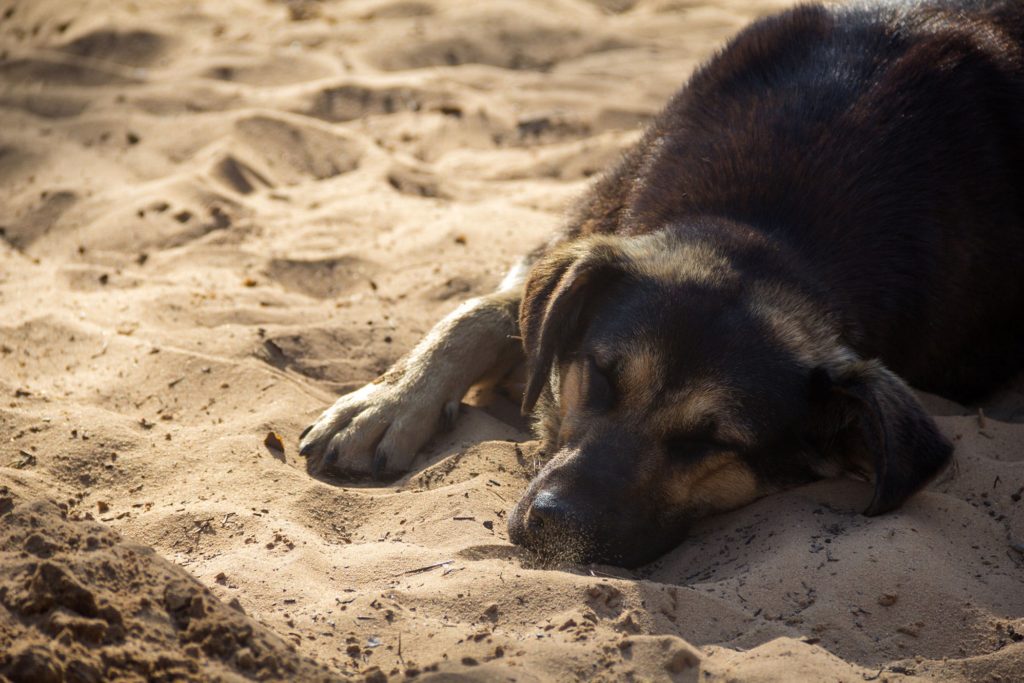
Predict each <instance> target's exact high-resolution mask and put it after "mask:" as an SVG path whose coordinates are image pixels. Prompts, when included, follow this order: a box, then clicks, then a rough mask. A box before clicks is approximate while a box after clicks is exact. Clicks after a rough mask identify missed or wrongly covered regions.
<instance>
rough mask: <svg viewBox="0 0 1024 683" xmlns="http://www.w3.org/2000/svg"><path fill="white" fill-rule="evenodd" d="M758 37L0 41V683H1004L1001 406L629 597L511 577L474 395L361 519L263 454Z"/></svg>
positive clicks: (375, 22) (661, 571) (1006, 570)
mask: <svg viewBox="0 0 1024 683" xmlns="http://www.w3.org/2000/svg"><path fill="white" fill-rule="evenodd" d="M785 4H788V3H787V2H785V0H772V1H770V2H769V1H767V0H758V1H757V2H755V1H753V0H718V1H712V0H708V1H707V2H678V1H675V0H636V1H634V0H591V1H588V0H556V1H554V2H552V1H551V0H545V1H544V2H541V1H540V0H515V1H512V0H501V1H500V2H499V1H493V2H488V3H459V2H454V1H444V0H346V1H345V2H340V1H326V0H324V1H318V0H289V1H287V2H281V1H275V0H222V1H221V2H217V3H213V2H207V3H194V2H185V1H182V0H159V1H152V2H145V3H137V2H132V1H131V0H114V1H112V2H111V1H107V0H102V1H101V0H81V1H80V2H76V3H66V2H59V1H58V0H34V1H33V2H15V3H14V4H8V5H7V6H6V7H2V8H0V122H2V125H0V397H2V400H0V427H2V430H3V433H4V435H5V438H4V446H3V447H0V484H3V485H6V486H7V487H8V488H7V489H4V491H5V492H4V493H3V494H2V495H0V606H2V607H0V652H2V653H3V654H0V679H2V678H3V677H4V676H6V677H7V678H9V679H12V680H26V679H29V680H45V679H46V677H47V676H49V677H51V678H52V679H54V680H56V679H57V678H58V677H59V676H60V675H61V672H63V674H64V675H65V676H66V677H67V678H68V680H97V679H98V678H99V679H102V678H104V677H113V676H114V675H123V676H125V677H130V676H136V677H138V678H144V677H147V676H149V677H152V678H154V679H160V678H161V677H162V678H164V679H171V678H178V677H184V678H188V677H191V678H196V679H207V678H218V677H219V678H223V679H226V680H229V679H232V678H237V677H254V678H277V679H290V680H307V679H309V680H315V679H317V678H318V677H320V678H322V677H327V676H336V677H339V676H348V675H354V676H356V675H357V676H364V677H366V676H368V677H370V678H371V679H375V680H383V679H385V678H388V677H390V678H392V679H394V680H403V679H405V678H406V677H410V676H417V677H419V679H420V680H423V679H429V678H430V677H436V678H439V679H447V680H452V679H453V677H462V679H463V680H466V679H476V680H518V681H531V680H551V679H561V680H566V679H583V680H595V679H605V680H629V679H635V680H640V679H651V680H677V681H685V680H744V681H746V680H764V681H788V680H794V679H796V678H805V679H812V680H824V679H829V680H843V681H846V680H849V681H862V680H883V679H888V680H900V679H904V678H921V679H932V680H953V681H956V680H1007V681H1008V680H1019V679H1021V678H1022V677H1024V643H1022V641H1024V555H1022V554H1021V551H1022V550H1024V547H1022V546H1021V545H1020V544H1021V543H1022V542H1024V503H1022V502H1021V497H1022V494H1024V490H1022V488H1024V446H1022V444H1024V384H1019V383H1018V386H1017V388H1016V389H1015V390H1010V391H1008V392H1006V393H1005V394H1004V395H1002V396H1000V397H997V398H996V399H994V400H993V401H992V402H991V403H990V404H988V405H986V406H985V416H984V417H979V416H978V414H977V407H969V408H968V407H961V406H957V405H953V404H950V403H947V402H944V401H942V400H940V399H935V398H932V397H925V398H926V400H927V401H928V405H929V406H930V407H931V409H932V411H933V413H934V414H935V415H936V416H937V419H938V421H939V424H940V426H941V428H942V430H943V431H944V432H945V433H946V434H947V435H948V436H949V437H950V438H952V439H953V440H954V441H955V442H956V444H957V462H958V466H957V468H956V470H955V471H953V472H951V473H950V475H949V476H947V477H946V478H944V479H942V480H941V481H939V482H937V483H936V484H935V485H934V486H933V487H932V488H931V489H930V490H929V491H928V492H926V493H924V494H922V495H920V496H918V497H917V498H916V499H914V500H913V501H912V503H911V504H910V505H908V506H907V507H906V508H904V509H903V510H901V511H899V512H897V513H894V514H891V515H887V516H884V517H881V518H877V519H866V518H864V517H862V516H860V514H859V510H860V509H861V508H862V507H863V505H864V504H865V502H866V501H867V499H868V497H869V489H868V487H867V485H865V484H862V483H857V482H851V481H835V482H821V483H818V484H815V485H812V486H808V487H804V488H801V489H798V490H794V491H791V492H789V493H786V494H783V495H778V496H773V497H771V498H768V499H765V500H762V501H759V502H758V503H756V504H754V505H752V506H750V507H748V508H745V509H743V510H739V511H737V512H735V513H732V514H729V515H725V516H722V517H720V518H717V519H714V520H710V521H709V522H707V523H706V524H704V525H703V526H702V527H701V528H699V529H698V530H696V532H695V534H694V536H693V538H692V539H691V540H690V541H688V542H687V543H685V544H684V545H683V546H681V547H680V548H678V549H677V550H676V551H674V552H672V553H670V554H669V555H667V556H666V557H664V558H662V559H661V560H659V561H658V562H656V563H655V564H653V565H652V566H649V567H646V568H644V569H643V570H641V571H637V572H627V571H623V570H618V569H614V568H609V567H562V568H557V569H541V568H537V567H534V566H532V565H531V564H530V562H529V560H528V558H523V557H521V556H520V554H519V552H518V550H517V549H516V548H514V547H513V546H511V545H510V544H509V543H508V539H507V534H506V531H505V523H506V517H507V514H508V512H509V510H510V509H511V507H512V506H513V505H514V503H515V502H516V500H517V498H518V496H519V494H520V492H521V491H522V489H523V488H524V487H525V485H526V482H527V481H528V480H529V478H530V476H531V475H532V473H533V472H535V471H536V467H537V458H538V453H537V447H536V444H535V443H534V442H533V441H531V440H530V436H529V434H528V433H527V431H526V430H525V428H524V424H523V423H522V421H521V420H520V419H519V418H518V416H517V414H516V413H517V411H516V409H515V407H514V406H512V405H511V404H508V403H507V402H502V400H501V399H498V400H496V401H494V402H492V403H490V404H486V403H485V402H483V401H477V402H475V403H476V405H468V404H467V405H466V406H464V409H463V414H462V415H461V417H460V420H459V422H458V425H457V427H456V429H455V431H454V432H452V433H450V434H447V435H445V436H443V437H440V438H438V439H437V440H436V441H435V442H434V443H432V444H431V445H430V446H429V448H428V449H427V452H425V453H424V454H423V455H422V456H421V458H420V460H419V461H418V468H417V471H415V472H414V473H412V474H411V475H410V476H408V477H406V478H404V479H403V480H401V481H398V482H395V483H394V484H393V485H389V486H386V487H369V486H365V485H361V484H359V483H356V482H347V481H335V480H327V479H315V478H311V477H310V476H309V475H308V474H307V473H306V471H305V464H304V462H303V460H302V459H301V458H299V457H298V456H297V453H296V452H295V444H296V442H297V436H298V433H299V431H300V430H301V428H302V427H304V426H305V425H306V424H308V423H309V422H310V421H311V419H312V418H314V417H315V416H316V415H317V414H318V413H319V412H320V410H322V409H323V407H325V406H326V405H327V404H328V403H329V402H330V401H332V400H333V399H334V398H335V397H336V396H337V394H338V393H339V392H342V391H346V390H351V389H354V388H356V387H358V386H360V385H362V384H363V383H364V382H366V381H368V380H370V379H372V378H374V377H375V376H376V375H377V374H378V373H380V372H382V371H383V370H385V369H386V368H387V367H388V366H389V365H390V364H391V363H392V362H394V361H395V360H396V359H397V358H398V357H399V356H400V355H401V354H402V353H403V352H404V351H406V350H408V349H409V348H410V347H411V346H412V345H413V344H414V343H415V342H416V341H417V340H418V338H419V337H420V336H421V335H422V334H423V333H424V332H425V331H426V330H427V329H429V327H430V326H431V325H432V324H433V323H434V322H435V321H436V320H437V319H439V318H440V317H441V316H443V315H444V314H445V313H446V312H448V311H450V310H451V309H452V308H454V307H455V306H456V305H457V304H458V303H459V302H460V301H461V300H463V299H465V298H466V297H469V296H473V295H476V294H481V293H483V292H486V291H487V290H488V289H490V288H491V287H493V286H494V285H495V284H496V283H497V282H498V280H499V279H500V277H501V275H502V273H503V271H504V269H505V268H507V267H508V266H509V265H510V264H511V263H512V262H513V261H514V260H515V258H516V256H517V255H519V254H520V253H522V252H523V251H525V250H527V249H529V248H531V247H532V246H534V245H536V244H538V243H540V242H541V241H543V240H544V239H545V238H546V236H547V235H548V234H550V231H551V230H552V229H553V228H554V227H555V226H556V225H557V224H558V221H559V216H560V214H561V212H562V211H563V210H564V209H565V207H566V206H567V205H568V204H569V203H570V202H571V201H572V199H573V197H575V196H576V195H577V194H578V193H579V192H580V191H581V189H582V188H583V187H584V186H585V184H586V182H587V181H588V178H590V177H591V176H593V175H594V174H595V173H597V172H599V171H600V170H601V169H602V168H604V167H605V166H606V165H607V164H609V163H610V162H612V161H613V160H614V159H615V158H616V157H617V155H618V154H619V153H620V152H621V151H622V150H623V149H624V148H625V147H626V146H627V145H629V144H630V143H631V142H632V141H634V140H635V139H636V138H637V136H638V134H639V126H640V125H642V123H643V122H644V121H645V120H647V119H648V118H649V117H650V116H651V115H652V114H653V113H654V112H655V111H657V109H658V107H660V105H661V104H662V103H663V102H664V101H665V99H666V98H667V97H668V96H669V95H670V94H671V93H672V92H673V91H674V90H675V89H676V88H677V87H678V85H679V84H680V83H681V82H682V81H683V79H684V78H685V76H686V74H687V73H688V72H689V71H690V70H691V69H692V68H693V67H694V66H695V65H696V63H697V62H698V60H700V59H702V58H703V57H705V56H706V55H708V54H709V53H710V52H711V51H712V50H713V49H714V48H715V47H716V46H717V45H719V44H720V42H721V41H722V40H723V39H724V38H726V37H727V36H728V35H729V34H731V33H732V32H734V31H735V30H737V29H738V28H740V27H742V26H743V25H744V24H745V23H747V22H748V21H749V20H750V19H751V18H753V17H755V16H757V15H758V14H760V13H764V12H768V11H770V10H772V9H775V8H777V7H780V6H783V5H785ZM270 433H275V434H277V435H279V436H280V439H281V443H282V444H283V449H282V448H279V447H277V446H276V442H275V440H274V439H273V438H272V439H269V441H268V439H267V437H268V435H269V434H270ZM267 443H269V444H270V445H269V446H268V445H266V444H267ZM13 492H17V496H16V497H15V495H14V493H13ZM121 538H123V539H126V540H125V541H122V540H120V539H121ZM147 547H148V548H152V549H153V550H155V553H154V552H151V551H148V550H146V549H145V548H147ZM161 558H163V559H161ZM190 575H191V576H193V577H195V580H198V582H199V583H196V581H195V580H193V579H192V578H189V576H190ZM200 584H201V585H200ZM231 605H234V606H235V607H232V606H231ZM239 608H240V609H239ZM240 610H244V611H240ZM310 660H313V661H316V662H319V664H315V665H314V664H312V663H311V662H310ZM75 677H77V679H76V678H75Z"/></svg>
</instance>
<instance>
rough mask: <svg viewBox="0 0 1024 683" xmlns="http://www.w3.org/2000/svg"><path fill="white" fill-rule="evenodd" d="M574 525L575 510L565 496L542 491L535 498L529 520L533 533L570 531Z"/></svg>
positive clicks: (529, 526) (528, 525)
mask: <svg viewBox="0 0 1024 683" xmlns="http://www.w3.org/2000/svg"><path fill="white" fill-rule="evenodd" d="M573 526H574V515H573V511H572V508H571V507H570V505H569V504H568V502H566V500H565V499H564V498H562V497H560V496H558V495H557V494H556V493H554V492H552V491H541V492H540V493H538V494H537V497H536V498H534V499H533V504H532V505H530V511H529V515H528V520H527V527H528V528H529V530H530V532H531V533H533V534H541V533H543V534H551V533H558V532H561V531H569V530H571V529H572V527H573Z"/></svg>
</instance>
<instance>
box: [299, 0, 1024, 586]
mask: <svg viewBox="0 0 1024 683" xmlns="http://www.w3.org/2000/svg"><path fill="white" fill-rule="evenodd" d="M1022 53H1024V3H1019V2H1016V1H1015V0H956V1H954V0H946V1H942V0H920V1H917V2H888V3H886V2H875V3H867V4H866V3H860V4H856V5H853V6H849V7H845V8H833V7H825V6H822V5H818V4H809V5H802V6H797V7H795V8H793V9H791V10H789V11H786V12H783V13H781V14H778V15H775V16H771V17H768V18H765V19H762V20H759V21H757V22H755V23H753V24H752V25H750V26H749V27H748V28H746V29H745V30H743V31H742V32H741V33H739V34H738V35H737V36H735V37H734V38H733V39H732V40H731V41H730V42H729V43H728V44H727V45H726V46H725V47H724V48H723V49H721V50H720V51H719V52H718V53H717V54H716V55H715V56H714V57H712V58H711V59H710V60H709V61H707V62H706V63H705V64H704V65H703V66H701V67H700V68H699V69H697V71H696V72H695V73H694V74H693V75H692V76H691V78H690V80H689V82H688V83H687V84H686V85H685V86H684V87H683V88H682V89H681V90H680V91H679V92H678V93H676V94H675V95H674V97H673V98H672V99H671V100H670V101H669V103H668V105H667V106H666V108H665V109H664V111H663V112H662V113H661V114H660V115H658V116H657V118H656V119H655V120H654V121H653V123H652V124H651V125H650V126H649V128H648V129H647V130H646V133H645V134H644V135H643V136H642V138H641V139H640V141H639V142H638V143H637V144H636V145H635V146H634V147H633V148H632V149H630V150H629V151H628V152H626V153H625V154H624V155H623V157H622V158H621V160H620V162H619V163H618V164H617V165H616V166H615V167H614V168H612V169H611V170H610V171H609V172H607V173H606V174H604V175H603V176H601V177H600V178H599V179H598V180H597V181H596V182H595V183H594V184H593V185H592V186H591V187H590V189H589V191H587V192H586V194H585V195H584V196H583V197H582V199H581V200H580V201H579V203H578V205H577V206H576V208H575V210H574V211H573V212H572V213H571V214H570V216H569V218H568V220H567V222H566V225H565V227H564V228H563V229H562V230H561V231H560V232H559V233H558V234H557V235H556V236H555V237H554V238H553V239H552V240H551V242H550V243H549V244H548V245H546V246H544V247H543V248H541V249H538V250H536V251H535V252H533V253H532V254H529V255H528V256H527V257H526V258H524V260H523V262H522V263H520V264H518V265H517V266H516V267H514V268H513V269H512V270H511V271H510V272H509V274H508V276H507V277H506V278H505V279H504V281H503V282H502V283H501V285H500V286H499V287H498V289H497V290H496V291H495V292H494V293H492V294H489V295H486V296H483V297H480V298H476V299H473V300H470V301H467V302H465V303H464V304H462V305H461V306H460V307H459V308H458V309H457V310H456V311H455V312H454V313H452V314H451V315H449V316H448V317H446V318H445V319H444V320H442V321H441V322H440V323H439V324H438V325H437V326H436V327H435V328H434V329H433V330H432V331H431V332H430V333H429V334H428V335H427V337H426V338H425V339H423V341H422V342H421V343H419V344H418V345H417V346H416V347H415V348H414V349H413V350H412V351H411V353H409V354H408V355H407V356H406V357H405V358H404V359H403V360H401V361H400V362H398V363H397V365H396V366H395V367H394V368H392V369H391V370H390V371H388V372H387V373H386V374H385V375H384V376H382V377H381V378H379V379H378V380H376V381H374V382H372V383H370V384H368V385H366V386H365V387H363V388H362V389H359V390H357V391H355V392H354V393H351V394H349V395H347V396H343V397H342V398H340V399H339V400H338V401H337V403H335V404H334V405H333V406H331V407H330V408H329V409H327V410H326V411H325V412H324V413H323V414H322V415H321V416H320V417H319V418H318V419H317V420H316V422H315V423H313V424H312V425H310V426H309V427H308V428H307V429H306V431H305V432H303V434H302V436H301V438H300V441H301V443H300V446H301V452H302V453H303V454H304V455H306V456H307V457H308V459H309V460H308V462H309V468H310V469H311V470H312V471H314V472H319V471H321V470H324V469H330V468H334V469H338V470H342V471H348V472H356V473H363V474H372V475H374V476H376V477H383V476H394V475H399V474H401V473H403V472H406V471H407V470H408V469H409V467H410V465H411V463H412V460H413V458H414V456H415V455H416V453H417V451H418V450H419V449H420V448H421V446H423V444H424V443H425V442H426V441H427V440H428V439H429V438H430V437H431V435H432V434H433V433H434V432H435V431H436V430H437V429H439V428H440V427H442V426H443V425H444V424H446V423H450V422H451V421H452V420H453V419H454V418H455V416H456V414H457V412H458V407H459V403H460V399H461V398H462V397H463V396H464V394H465V393H466V391H467V390H468V389H469V388H470V386H471V385H473V384H474V383H475V382H477V381H478V380H480V378H482V377H484V376H485V375H488V374H490V373H493V371H494V370H495V368H496V367H500V366H503V365H504V364H505V363H507V362H508V360H507V359H508V358H510V357H512V358H514V357H515V356H516V354H518V355H519V358H520V359H521V360H522V361H523V362H524V363H525V368H526V375H525V377H526V380H525V392H524V397H523V409H524V411H526V412H532V413H533V415H534V417H535V421H536V424H537V426H538V434H539V437H540V438H541V439H542V440H543V444H544V450H545V451H546V453H548V454H550V459H549V460H548V461H547V463H546V464H545V465H544V467H543V468H542V470H541V471H540V472H539V474H538V475H537V476H536V477H535V478H534V479H533V481H532V482H531V483H530V485H529V487H528V489H527V491H526V493H525V495H524V496H523V498H522V500H521V501H520V502H519V503H518V504H517V505H516V507H515V509H514V511H513V512H512V514H511V515H510V519H509V525H508V529H509V535H510V538H511V540H512V541H513V542H514V543H516V544H519V545H522V546H525V547H527V548H529V549H531V550H534V551H537V552H538V553H540V554H547V555H550V556H553V557H560V558H562V559H568V560H571V561H576V562H603V563H609V564H616V565H622V566H627V567H630V566H637V565H640V564H643V563H647V562H649V561H651V560H653V559H654V558H656V557H658V556H659V555H661V554H663V553H664V552H665V551H667V550H669V549H670V548H672V547H674V546H675V545H677V544H678V543H680V542H681V541H682V540H683V539H684V538H685V536H686V534H687V530H688V529H689V528H690V527H692V525H693V523H694V522H696V521H698V520H700V519H702V518H705V517H707V516H709V515H712V514H714V513H720V512H723V511H727V510H732V509H735V508H737V507H740V506H742V505H745V504H747V503H749V502H751V501H753V500H755V499H757V498H759V497H761V496H764V495H767V494H770V493H772V492H776V491H782V490H785V489H788V488H792V487H795V486H799V485H801V484H804V483H807V482H810V481H814V480H818V479H821V478H825V477H835V476H839V475H842V474H844V473H855V474H856V473H860V474H863V475H868V476H870V477H872V478H873V480H874V488H873V496H872V498H871V500H870V503H869V504H868V505H867V507H866V509H865V514H867V515H879V514H882V513H885V512H888V511H891V510H893V509H895V508H898V507H899V506H900V505H902V504H903V503H904V502H905V501H906V500H907V499H908V498H909V497H910V496H912V495H913V494H914V493H915V492H917V491H919V490H920V489H921V488H922V487H923V486H924V485H926V484H927V483H928V482H929V481H930V480H931V479H933V478H934V477H935V476H936V474H937V473H939V472H940V471H941V470H942V469H943V468H944V467H945V466H946V465H947V464H948V463H949V462H950V459H951V457H952V446H951V444H950V442H949V441H948V440H947V439H946V438H944V437H943V436H942V435H941V434H940V433H939V431H938V429H937V428H936V425H935V423H934V422H933V421H932V419H931V418H930V417H929V416H928V415H927V414H926V412H925V411H924V410H923V409H922V406H921V405H920V404H919V402H918V401H917V399H916V398H915V397H914V395H913V394H912V392H911V390H910V388H909V387H908V385H913V386H915V387H917V388H920V389H922V390H924V391H928V392H934V393H938V394H940V395H943V396H947V397H951V398H953V399H956V400H958V401H971V400H975V399H977V398H978V397H980V396H984V395H985V394H987V393H989V392H991V391H993V390H994V389H996V388H998V386H999V384H1000V383H1001V382H1003V381H1005V380H1006V379H1008V378H1010V377H1012V376H1013V374H1014V373H1016V372H1018V371H1019V370H1020V369H1021V367H1022V359H1024V316H1022V315H1021V313H1022V312H1024V275H1022V272H1021V271H1022V268H1024V56H1022ZM520 339H521V342H520Z"/></svg>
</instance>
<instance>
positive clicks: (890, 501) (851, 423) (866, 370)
mask: <svg viewBox="0 0 1024 683" xmlns="http://www.w3.org/2000/svg"><path fill="white" fill-rule="evenodd" d="M810 383H811V400H812V404H813V405H814V410H813V413H814V416H815V417H814V421H815V422H816V424H815V425H814V430H815V431H816V432H817V433H818V434H819V435H821V436H825V437H826V439H827V441H829V442H831V443H832V444H834V445H840V444H842V445H845V446H846V447H847V449H848V450H847V454H846V455H847V457H848V458H849V464H850V465H852V466H854V467H859V466H864V465H866V466H867V467H870V468H871V469H873V470H874V473H875V492H874V496H873V497H872V499H871V503H870V504H869V505H868V507H867V509H866V510H864V514H865V515H868V516H875V515H880V514H882V513H885V512H889V511H890V510H894V509H896V508H898V507H899V506H900V505H902V504H903V503H904V501H906V500H907V499H908V498H909V497H910V496H912V495H913V494H914V493H916V492H917V491H918V490H920V489H921V488H922V487H923V486H924V485H925V484H927V483H928V482H929V481H930V480H931V479H932V478H933V477H934V476H935V475H936V474H938V473H939V472H940V471H941V470H942V468H943V467H945V465H946V464H947V463H948V462H949V460H950V457H951V455H952V451H953V447H952V445H951V444H950V443H949V441H947V440H946V438H945V437H943V436H942V434H940V433H939V431H938V428H937V427H936V425H935V422H934V421H933V420H932V419H931V417H929V416H928V414H927V413H925V411H924V409H923V408H922V407H921V404H920V403H919V402H918V401H917V399H916V398H915V397H914V395H913V393H911V391H910V388H909V387H908V386H907V385H906V384H905V383H904V382H903V380H901V379H900V378H899V377H897V376H896V375H894V374H893V373H892V372H891V371H890V370H889V369H887V368H886V367H885V366H884V365H882V364H881V363H880V362H878V361H874V360H872V361H864V360H852V361H846V362H843V363H841V364H839V365H838V366H833V367H825V366H820V367H818V368H815V369H814V370H813V371H812V372H811V379H810Z"/></svg>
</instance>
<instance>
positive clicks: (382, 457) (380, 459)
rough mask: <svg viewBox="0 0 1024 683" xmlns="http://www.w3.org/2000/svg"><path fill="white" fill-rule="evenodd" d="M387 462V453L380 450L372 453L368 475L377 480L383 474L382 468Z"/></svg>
mask: <svg viewBox="0 0 1024 683" xmlns="http://www.w3.org/2000/svg"><path fill="white" fill-rule="evenodd" d="M387 464H388V454H387V453H385V452H384V451H382V450H378V451H377V452H376V453H374V454H373V462H371V463H370V475H371V476H372V477H373V478H374V479H376V480H378V481H379V480H380V478H381V475H383V474H384V468H385V467H386V466H387Z"/></svg>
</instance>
